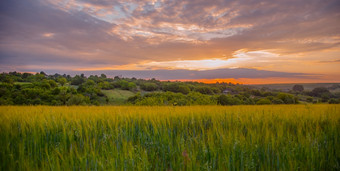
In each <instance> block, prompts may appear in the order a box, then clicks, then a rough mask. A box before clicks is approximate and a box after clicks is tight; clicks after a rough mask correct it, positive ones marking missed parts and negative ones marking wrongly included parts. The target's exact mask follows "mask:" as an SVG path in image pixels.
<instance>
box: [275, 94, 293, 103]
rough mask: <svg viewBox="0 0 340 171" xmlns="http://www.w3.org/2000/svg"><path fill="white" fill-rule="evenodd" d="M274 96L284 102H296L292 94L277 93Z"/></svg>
mask: <svg viewBox="0 0 340 171" xmlns="http://www.w3.org/2000/svg"><path fill="white" fill-rule="evenodd" d="M276 97H277V98H278V99H281V100H282V101H283V102H284V103H285V104H295V103H298V102H297V99H296V98H295V97H294V96H293V95H291V94H287V93H279V94H278V95H277V96H276Z"/></svg>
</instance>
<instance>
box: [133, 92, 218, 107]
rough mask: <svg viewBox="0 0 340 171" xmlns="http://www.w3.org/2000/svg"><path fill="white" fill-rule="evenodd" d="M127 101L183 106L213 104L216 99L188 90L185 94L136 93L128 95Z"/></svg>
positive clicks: (139, 103)
mask: <svg viewBox="0 0 340 171" xmlns="http://www.w3.org/2000/svg"><path fill="white" fill-rule="evenodd" d="M128 102H130V103H132V104H135V105H148V106H156V105H159V106H163V105H172V106H185V105H214V104H216V100H215V99H214V98H212V97H210V96H207V95H203V94H201V93H198V92H190V93H188V94H187V95H184V94H182V93H173V92H165V93H147V94H145V95H144V96H141V94H140V93H137V94H136V95H135V96H133V97H130V98H129V99H128Z"/></svg>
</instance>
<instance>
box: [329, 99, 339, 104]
mask: <svg viewBox="0 0 340 171" xmlns="http://www.w3.org/2000/svg"><path fill="white" fill-rule="evenodd" d="M328 103H329V104H340V99H334V98H331V99H330V100H329V102H328Z"/></svg>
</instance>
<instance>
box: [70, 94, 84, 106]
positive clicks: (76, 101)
mask: <svg viewBox="0 0 340 171" xmlns="http://www.w3.org/2000/svg"><path fill="white" fill-rule="evenodd" d="M89 102H90V99H89V98H88V97H85V96H83V95H81V94H76V95H72V96H71V97H70V99H68V101H67V103H66V104H67V105H86V104H87V103H89Z"/></svg>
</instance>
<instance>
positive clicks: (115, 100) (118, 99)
mask: <svg viewBox="0 0 340 171" xmlns="http://www.w3.org/2000/svg"><path fill="white" fill-rule="evenodd" d="M102 92H103V93H104V94H105V95H106V96H107V97H108V98H109V104H124V102H126V100H127V99H128V98H129V97H131V96H134V95H135V94H134V93H133V92H131V91H128V90H120V89H114V90H102Z"/></svg>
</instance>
